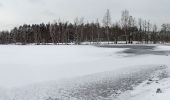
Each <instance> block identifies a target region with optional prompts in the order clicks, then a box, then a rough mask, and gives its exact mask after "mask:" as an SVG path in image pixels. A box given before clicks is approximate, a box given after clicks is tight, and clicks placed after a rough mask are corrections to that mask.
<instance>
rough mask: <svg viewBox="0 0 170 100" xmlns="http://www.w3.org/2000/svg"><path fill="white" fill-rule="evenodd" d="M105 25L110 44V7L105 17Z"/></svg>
mask: <svg viewBox="0 0 170 100" xmlns="http://www.w3.org/2000/svg"><path fill="white" fill-rule="evenodd" d="M103 26H104V27H105V28H106V35H107V41H108V44H109V41H110V38H109V28H110V26H111V14H110V10H109V9H107V11H106V14H105V16H104V17H103Z"/></svg>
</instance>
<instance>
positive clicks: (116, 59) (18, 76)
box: [0, 45, 170, 100]
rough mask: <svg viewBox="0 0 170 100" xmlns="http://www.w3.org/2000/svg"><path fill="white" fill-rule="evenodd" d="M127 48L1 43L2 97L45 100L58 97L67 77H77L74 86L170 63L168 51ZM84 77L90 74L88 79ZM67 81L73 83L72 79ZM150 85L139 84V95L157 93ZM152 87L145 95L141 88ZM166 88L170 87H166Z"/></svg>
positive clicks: (19, 99)
mask: <svg viewBox="0 0 170 100" xmlns="http://www.w3.org/2000/svg"><path fill="white" fill-rule="evenodd" d="M119 46H120V45H119ZM134 46H135V45H134ZM151 46H156V48H155V49H154V50H153V51H160V50H161V51H168V50H170V47H169V46H159V45H151ZM125 50H128V47H127V48H115V47H114V48H106V47H96V46H89V45H80V46H78V45H39V46H36V45H25V46H24V45H23V46H21V45H1V46H0V79H1V80H0V87H1V88H0V100H1V98H5V99H2V100H11V98H10V99H9V97H15V96H18V97H17V98H18V100H30V99H31V100H43V99H42V98H44V97H48V96H54V94H55V93H56V88H59V87H58V86H60V85H61V84H63V83H62V82H61V81H63V80H72V81H73V80H74V82H73V83H74V85H77V84H78V83H79V82H84V84H88V85H89V83H88V82H89V80H91V83H92V84H94V83H96V80H98V81H100V82H103V81H102V79H112V78H113V76H114V75H116V76H115V77H114V78H116V77H117V76H119V74H121V73H128V72H129V73H136V72H139V71H140V70H143V71H146V70H149V69H152V68H157V66H162V65H165V66H168V67H169V66H170V62H169V59H170V56H169V55H167V54H164V53H160V54H159V55H157V54H155V53H151V54H148V53H146V54H140V55H136V54H135V53H131V54H128V53H124V52H123V51H125ZM144 51H145V50H144ZM143 66H145V67H143ZM138 70H139V71H138ZM151 72H152V71H151ZM151 72H150V73H151ZM153 72H154V71H153ZM97 73H99V74H97ZM101 73H103V74H101ZM108 73H111V74H108ZM113 74H114V75H113ZM128 75H129V74H128ZM134 75H135V74H134ZM84 76H88V77H87V80H86V78H85V77H84ZM125 76H126V75H125ZM74 78H75V79H74ZM77 80H79V81H77ZM93 80H94V81H93ZM72 81H71V83H72ZM162 81H163V80H160V83H162V84H165V83H167V82H168V79H167V80H166V79H164V81H165V83H164V81H163V82H162ZM60 82H61V84H60ZM65 83H69V81H66V82H65ZM58 84H60V85H58ZM79 84H81V83H79ZM154 85H155V84H153V87H155V86H154ZM156 85H157V84H156ZM160 85H161V84H160ZM83 86H84V85H83ZM149 86H152V85H149ZM149 86H145V87H144V86H139V89H138V87H137V88H136V89H135V91H137V92H136V93H137V94H141V95H139V96H143V95H145V94H146V97H150V95H149V93H151V94H152V93H155V91H156V90H155V89H153V90H152V88H150V87H149ZM63 87H66V86H65V85H64V86H61V87H60V88H63ZM67 87H69V89H74V90H75V88H73V87H72V85H71V86H70V85H68V86H67ZM157 87H158V86H157ZM167 87H169V86H167ZM165 88H166V87H165ZM148 89H151V92H149V93H148V92H146V93H144V94H142V93H143V92H142V91H141V90H143V91H146V90H148ZM138 90H140V91H138ZM5 91H7V92H5ZM9 91H10V92H9ZM47 91H49V92H47ZM67 91H69V90H67ZM135 91H130V92H135ZM153 91H154V92H153ZM165 91H169V90H168V89H167V90H166V89H165ZM117 92H118V91H117ZM168 93H169V92H168ZM128 94H129V93H128ZM132 94H133V93H132ZM9 95H10V96H9ZM38 95H43V96H38ZM56 95H58V96H59V97H60V96H61V95H60V94H55V97H56ZM129 95H131V94H129ZM129 95H127V94H126V95H125V97H129ZM148 95H149V96H148ZM159 95H160V96H161V95H163V94H158V96H159ZM165 95H166V93H165ZM24 97H25V99H24ZM29 97H30V98H29ZM33 97H34V98H33ZM122 97H124V96H122ZM136 98H138V97H136ZM12 99H13V98H12ZM73 99H74V98H72V100H73ZM131 99H132V100H138V99H133V98H129V100H131ZM146 100H148V99H146ZM151 100H152V99H151ZM153 100H154V99H153Z"/></svg>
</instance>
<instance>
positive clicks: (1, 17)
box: [0, 0, 170, 30]
mask: <svg viewBox="0 0 170 100" xmlns="http://www.w3.org/2000/svg"><path fill="white" fill-rule="evenodd" d="M107 9H110V11H111V15H112V21H113V22H116V21H119V20H120V16H121V11H122V10H124V9H127V10H129V11H130V14H131V15H132V16H134V17H136V18H139V17H141V18H143V19H148V20H151V22H153V23H154V24H158V25H160V24H161V23H168V22H170V10H169V9H170V0H0V30H6V29H11V28H12V27H14V26H18V25H22V24H24V23H27V24H33V23H41V22H45V23H47V22H49V21H51V22H52V21H53V20H57V19H59V18H60V19H62V20H68V21H73V20H74V19H75V17H84V18H85V20H89V21H93V20H95V19H96V18H99V19H100V20H101V19H102V18H103V15H104V14H105V12H106V10H107Z"/></svg>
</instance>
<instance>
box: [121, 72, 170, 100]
mask: <svg viewBox="0 0 170 100" xmlns="http://www.w3.org/2000/svg"><path fill="white" fill-rule="evenodd" d="M166 70H167V69H166ZM169 74H170V73H169ZM158 90H160V92H158ZM169 94H170V78H169V77H167V78H164V79H159V78H157V77H154V79H152V80H147V81H144V82H143V83H141V84H140V85H139V86H137V87H135V88H134V90H132V91H127V92H126V93H124V94H122V95H121V96H119V98H118V100H125V98H126V100H169V99H170V95H169Z"/></svg>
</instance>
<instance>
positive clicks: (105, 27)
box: [0, 10, 170, 45]
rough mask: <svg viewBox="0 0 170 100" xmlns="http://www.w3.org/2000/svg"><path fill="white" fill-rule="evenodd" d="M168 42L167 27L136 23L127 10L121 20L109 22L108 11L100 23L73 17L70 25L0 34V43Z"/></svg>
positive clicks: (169, 27) (169, 29) (31, 27)
mask: <svg viewBox="0 0 170 100" xmlns="http://www.w3.org/2000/svg"><path fill="white" fill-rule="evenodd" d="M106 41H107V42H108V44H109V43H115V44H117V43H119V42H120V41H121V42H122V41H124V43H126V44H132V43H133V42H134V41H136V42H138V43H146V44H147V43H153V44H156V43H168V42H170V24H162V25H161V28H160V29H158V27H157V25H156V24H151V23H150V21H147V20H143V19H141V18H139V19H138V20H136V18H134V17H133V16H131V15H130V14H129V11H128V10H124V11H122V14H121V19H120V21H118V22H116V23H112V19H111V14H110V11H109V10H107V11H106V14H105V15H104V17H103V20H102V23H100V22H99V20H98V19H96V21H94V22H90V23H89V22H86V23H85V21H84V18H76V19H75V20H74V22H73V23H70V22H62V21H57V22H56V21H55V22H53V23H48V24H45V23H41V24H32V25H29V24H24V25H22V26H19V27H15V28H13V29H12V30H10V31H1V32H0V44H31V43H35V44H37V45H38V44H47V43H53V44H61V43H63V44H69V43H75V44H81V42H90V43H100V42H106Z"/></svg>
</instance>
